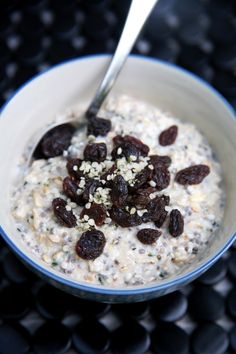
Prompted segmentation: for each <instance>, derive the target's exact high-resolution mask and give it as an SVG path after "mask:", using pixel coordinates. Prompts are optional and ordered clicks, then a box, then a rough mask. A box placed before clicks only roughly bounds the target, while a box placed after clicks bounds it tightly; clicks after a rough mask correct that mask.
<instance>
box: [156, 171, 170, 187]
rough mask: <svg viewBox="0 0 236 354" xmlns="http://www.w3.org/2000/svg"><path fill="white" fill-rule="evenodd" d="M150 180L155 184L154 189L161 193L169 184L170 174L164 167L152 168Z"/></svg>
mask: <svg viewBox="0 0 236 354" xmlns="http://www.w3.org/2000/svg"><path fill="white" fill-rule="evenodd" d="M152 180H153V181H154V182H155V183H156V189H157V190H158V191H161V190H162V189H165V188H167V187H168V186H169V184H170V172H169V171H168V170H167V168H165V167H159V168H154V170H153V176H152Z"/></svg>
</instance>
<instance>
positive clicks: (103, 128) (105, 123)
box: [87, 116, 111, 136]
mask: <svg viewBox="0 0 236 354" xmlns="http://www.w3.org/2000/svg"><path fill="white" fill-rule="evenodd" d="M110 130H111V121H110V120H109V119H104V118H99V117H94V116H92V117H90V118H88V125H87V133H88V135H94V136H98V135H101V136H105V135H107V133H108V132H109V131H110Z"/></svg>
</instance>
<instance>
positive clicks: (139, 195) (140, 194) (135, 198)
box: [128, 187, 156, 209]
mask: <svg viewBox="0 0 236 354" xmlns="http://www.w3.org/2000/svg"><path fill="white" fill-rule="evenodd" d="M154 192H156V189H155V188H154V187H147V188H145V189H138V190H137V191H136V192H135V194H134V195H130V196H129V197H128V202H129V203H130V204H131V205H135V206H136V208H139V209H145V208H146V206H147V204H148V203H149V202H150V200H151V199H150V194H151V193H154Z"/></svg>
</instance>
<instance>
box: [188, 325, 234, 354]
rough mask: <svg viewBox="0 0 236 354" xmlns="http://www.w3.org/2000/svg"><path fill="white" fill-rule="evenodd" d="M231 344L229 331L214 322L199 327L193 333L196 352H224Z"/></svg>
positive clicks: (217, 353) (202, 353)
mask: <svg viewBox="0 0 236 354" xmlns="http://www.w3.org/2000/svg"><path fill="white" fill-rule="evenodd" d="M228 345H229V338H228V335H227V332H226V331H225V330H224V329H223V328H222V327H220V326H218V325H216V324H214V323H206V324H203V325H202V326H199V327H197V329H196V330H195V331H194V332H193V335H192V350H193V352H194V354H212V353H214V354H223V353H225V352H226V350H227V348H228Z"/></svg>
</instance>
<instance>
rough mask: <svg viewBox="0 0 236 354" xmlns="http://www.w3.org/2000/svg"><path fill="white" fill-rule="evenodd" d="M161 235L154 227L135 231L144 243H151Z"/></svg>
mask: <svg viewBox="0 0 236 354" xmlns="http://www.w3.org/2000/svg"><path fill="white" fill-rule="evenodd" d="M160 236H161V231H159V230H155V229H142V230H139V231H138V233H137V238H138V239H139V241H140V242H142V243H144V244H145V245H151V244H152V243H154V242H156V240H157V239H158V238H159V237H160Z"/></svg>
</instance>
